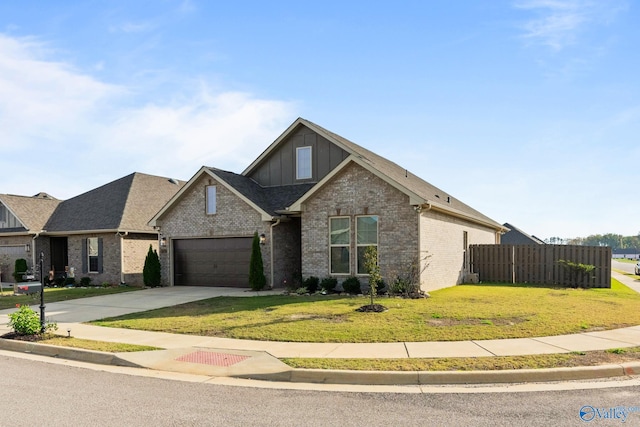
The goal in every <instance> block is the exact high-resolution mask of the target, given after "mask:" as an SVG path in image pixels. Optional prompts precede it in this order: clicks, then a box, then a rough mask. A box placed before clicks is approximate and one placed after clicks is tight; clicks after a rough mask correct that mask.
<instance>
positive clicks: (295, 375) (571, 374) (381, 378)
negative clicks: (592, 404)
mask: <svg viewBox="0 0 640 427" xmlns="http://www.w3.org/2000/svg"><path fill="white" fill-rule="evenodd" d="M283 374H284V373H283ZM283 374H279V375H277V376H273V377H271V376H270V375H259V376H255V375H254V376H252V378H253V379H263V380H274V381H283ZM639 374H640V362H629V363H623V364H619V365H600V366H579V367H574V368H548V369H514V370H503V371H497V370H496V371H411V372H389V371H342V370H325V369H292V370H291V371H290V372H289V374H288V378H286V379H285V380H286V381H290V382H302V383H320V384H359V385H451V384H501V383H525V382H550V381H575V380H593V379H601V378H614V377H626V376H632V375H639ZM245 378H249V377H248V376H247V377H245Z"/></svg>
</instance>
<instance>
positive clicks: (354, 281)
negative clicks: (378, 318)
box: [342, 276, 362, 295]
mask: <svg viewBox="0 0 640 427" xmlns="http://www.w3.org/2000/svg"><path fill="white" fill-rule="evenodd" d="M342 289H343V290H344V291H345V292H346V293H348V294H349V295H358V294H361V293H362V289H361V288H360V279H358V278H357V277H356V276H351V277H348V278H346V279H345V280H344V282H342Z"/></svg>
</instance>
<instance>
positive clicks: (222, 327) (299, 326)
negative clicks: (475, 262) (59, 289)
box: [92, 280, 640, 342]
mask: <svg viewBox="0 0 640 427" xmlns="http://www.w3.org/2000/svg"><path fill="white" fill-rule="evenodd" d="M376 302H378V303H380V304H383V305H385V306H386V307H388V309H389V310H388V311H386V312H384V313H359V312H356V311H355V309H356V308H358V307H360V306H362V305H365V304H368V298H366V297H347V296H321V295H316V296H263V297H249V298H247V297H244V298H231V297H222V298H212V299H208V300H202V301H197V302H193V303H188V304H183V305H179V306H175V307H169V308H164V309H158V310H152V311H148V312H144V313H134V314H130V315H125V316H121V317H118V318H113V319H105V320H102V321H96V322H92V323H93V324H97V325H101V326H111V327H119V328H130V329H142V330H151V331H163V332H174V333H183V334H193V335H204V336H216V337H227V338H240V339H254V340H268V341H296V342H403V341H459V340H482V339H502V338H523V337H535V336H547V335H562V334H570V333H578V332H586V331H594V330H603V329H614V328H621V327H626V326H633V325H640V294H638V293H636V292H634V291H632V290H631V289H629V288H627V287H626V286H624V285H622V284H621V283H620V282H618V281H616V280H612V288H611V289H589V290H583V289H567V288H551V287H545V286H531V285H520V286H513V285H502V284H481V285H460V286H454V287H451V288H447V289H442V290H439V291H435V292H432V293H431V298H428V299H420V300H405V299H399V298H388V297H380V298H378V299H377V300H376Z"/></svg>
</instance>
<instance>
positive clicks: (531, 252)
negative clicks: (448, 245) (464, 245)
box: [469, 245, 611, 288]
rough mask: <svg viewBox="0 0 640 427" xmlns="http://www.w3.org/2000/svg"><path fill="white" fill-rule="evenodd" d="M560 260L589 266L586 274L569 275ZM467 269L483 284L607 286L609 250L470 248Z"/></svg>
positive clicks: (561, 247) (551, 246) (581, 248)
mask: <svg viewBox="0 0 640 427" xmlns="http://www.w3.org/2000/svg"><path fill="white" fill-rule="evenodd" d="M560 260H565V261H569V262H573V263H576V264H590V265H594V266H595V267H596V268H595V270H594V271H592V272H591V273H590V274H571V270H570V269H569V268H567V267H566V266H564V265H562V263H561V262H558V261H560ZM469 263H470V265H469V267H470V271H471V272H472V273H476V274H478V279H479V280H480V281H485V282H507V283H540V284H545V283H546V284H550V285H563V286H573V287H577V286H580V287H584V288H610V287H611V248H610V247H609V246H577V245H471V246H469Z"/></svg>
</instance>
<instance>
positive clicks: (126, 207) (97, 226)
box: [45, 172, 185, 234]
mask: <svg viewBox="0 0 640 427" xmlns="http://www.w3.org/2000/svg"><path fill="white" fill-rule="evenodd" d="M184 184H185V183H184V182H183V181H177V180H174V179H169V178H163V177H159V176H154V175H146V174H143V173H138V172H135V173H132V174H130V175H127V176H125V177H123V178H120V179H117V180H115V181H113V182H110V183H108V184H105V185H103V186H101V187H98V188H95V189H93V190H91V191H88V192H86V193H84V194H81V195H79V196H76V197H74V198H72V199H69V200H65V201H64V202H62V203H60V204H59V206H58V207H57V209H56V210H55V212H54V213H53V215H51V217H50V218H49V221H48V222H47V223H46V225H45V230H46V231H47V234H69V233H80V232H96V231H102V232H104V231H116V232H143V233H144V232H147V233H148V232H154V230H153V228H152V227H151V226H149V225H148V224H147V222H148V221H149V218H151V217H152V216H153V215H154V214H155V213H156V212H157V211H158V210H159V209H160V208H161V207H162V206H163V205H164V204H165V203H166V202H167V201H168V200H169V199H171V197H173V195H174V194H175V193H176V192H177V191H178V190H179V189H180V188H181V187H182V186H183V185H184Z"/></svg>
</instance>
